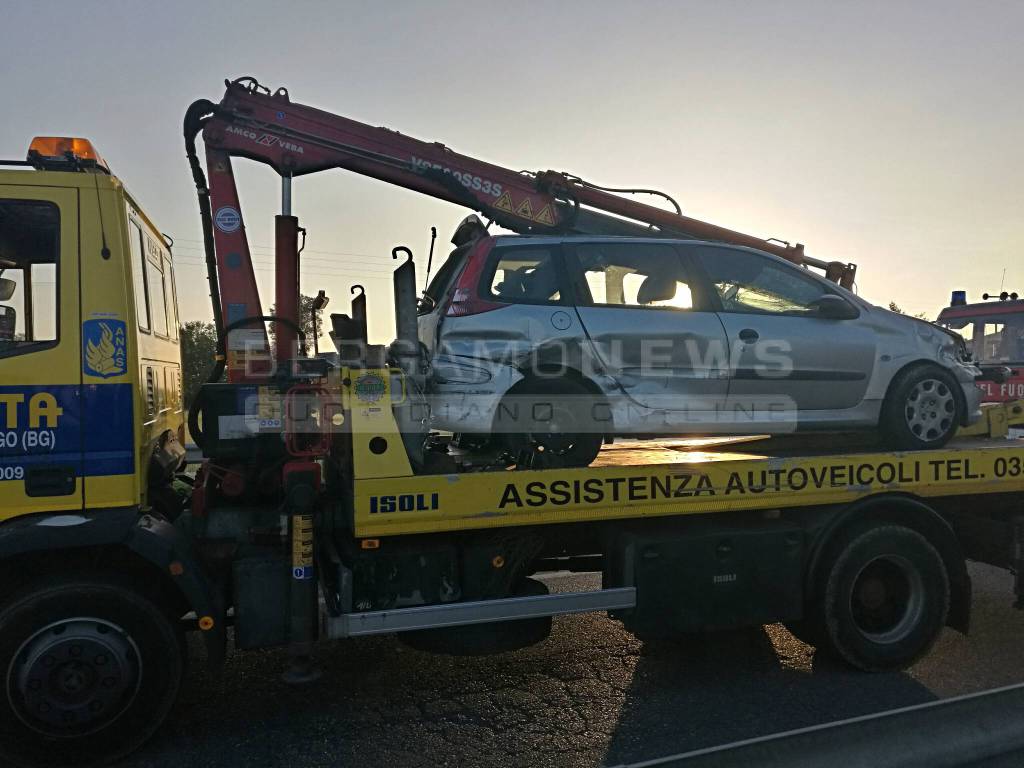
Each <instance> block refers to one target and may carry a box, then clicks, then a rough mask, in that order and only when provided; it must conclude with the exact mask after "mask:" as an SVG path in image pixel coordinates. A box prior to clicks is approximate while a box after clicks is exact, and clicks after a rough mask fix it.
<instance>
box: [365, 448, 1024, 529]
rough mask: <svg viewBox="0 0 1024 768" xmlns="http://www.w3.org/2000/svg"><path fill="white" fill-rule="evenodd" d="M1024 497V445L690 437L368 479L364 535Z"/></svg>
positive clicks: (366, 480)
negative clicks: (566, 459) (504, 467)
mask: <svg viewBox="0 0 1024 768" xmlns="http://www.w3.org/2000/svg"><path fill="white" fill-rule="evenodd" d="M837 443H840V444H842V445H843V447H844V449H845V450H841V451H836V450H835V448H836V444H837ZM1021 491H1024V440H1022V439H1009V438H1007V437H995V438H992V437H962V438H958V439H956V440H955V441H954V442H953V443H951V444H950V445H948V446H946V447H944V448H942V449H940V450H932V451H914V452H892V451H886V450H884V449H879V448H878V447H877V446H874V445H872V443H871V442H870V441H869V439H866V438H864V437H862V436H847V435H839V436H837V435H831V436H828V437H825V436H818V437H811V438H808V437H805V436H801V437H799V438H797V437H791V438H772V439H769V438H765V437H757V436H754V437H732V438H690V439H680V440H658V441H643V442H624V443H618V444H613V445H609V446H606V447H605V448H604V449H603V450H602V451H601V453H600V455H599V457H598V459H597V461H595V462H594V464H593V465H591V466H590V467H586V468H582V469H565V470H550V469H547V470H523V471H508V472H473V473H464V474H455V475H418V476H410V477H389V478H373V479H362V480H358V479H357V480H356V482H355V531H356V535H357V536H364V537H379V536H390V535H400V534H413V533H436V532H440V531H464V530H470V529H476V528H502V527H512V526H523V525H540V524H551V523H563V524H564V523H578V522H585V521H598V520H623V519H630V518H646V517H655V516H678V515H693V514H708V513H714V512H739V511H745V510H746V511H749V510H770V509H773V508H794V507H810V506H819V505H837V504H848V503H851V502H856V501H858V500H861V499H865V498H868V497H872V496H876V495H881V494H901V495H906V496H912V497H920V498H928V499H934V498H949V497H967V496H971V497H973V496H980V495H988V494H999V495H1004V494H1014V493H1020V492H1021Z"/></svg>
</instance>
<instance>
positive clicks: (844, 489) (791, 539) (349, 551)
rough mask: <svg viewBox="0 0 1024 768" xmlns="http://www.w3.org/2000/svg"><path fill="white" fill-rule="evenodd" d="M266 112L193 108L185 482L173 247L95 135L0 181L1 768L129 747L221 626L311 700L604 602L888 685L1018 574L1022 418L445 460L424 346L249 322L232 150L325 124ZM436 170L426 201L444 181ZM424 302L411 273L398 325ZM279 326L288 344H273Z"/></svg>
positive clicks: (288, 141) (650, 626) (215, 643)
mask: <svg viewBox="0 0 1024 768" xmlns="http://www.w3.org/2000/svg"><path fill="white" fill-rule="evenodd" d="M259 95H260V96H261V98H263V96H266V98H268V99H275V98H276V101H272V102H271V103H272V105H273V107H274V110H275V111H276V112H277V113H278V114H277V115H276V116H274V115H273V113H271V121H272V122H271V123H268V124H265V125H263V126H262V127H261V128H260V130H258V131H257V130H251V128H250V127H249V126H247V125H245V124H244V123H243V124H236V123H235V122H233V120H234V118H236V117H239V116H245V115H249V116H251V114H252V113H251V112H245V111H244V110H239V111H232V110H231V109H228V108H225V107H224V106H223V105H213V104H211V103H210V102H202V103H199V102H197V105H194V108H193V109H190V110H189V115H188V116H187V118H186V126H185V128H186V130H185V137H186V147H187V150H188V155H189V159H190V161H191V164H192V171H193V176H194V178H195V180H196V184H197V189H198V192H199V201H200V211H201V213H202V216H203V225H204V237H205V239H206V242H207V245H208V257H209V263H208V266H209V276H210V280H211V289H212V293H213V296H214V308H215V314H216V316H217V325H218V331H219V338H220V340H219V344H220V350H219V354H218V360H217V365H216V367H215V371H214V375H213V376H212V377H211V381H210V383H208V384H206V385H204V387H203V388H202V391H201V393H200V396H199V397H198V398H197V399H196V402H194V403H192V404H190V405H191V408H190V411H191V412H190V414H189V421H190V432H191V434H192V435H193V437H194V438H195V440H196V442H197V443H198V444H199V446H200V447H201V449H202V453H203V459H202V461H201V463H199V465H198V468H197V470H196V471H195V473H194V474H189V475H182V474H181V473H182V472H183V470H184V469H185V466H186V460H185V450H184V447H183V421H184V417H185V415H184V413H183V410H182V403H181V390H180V383H179V381H180V359H179V352H178V341H179V340H178V338H177V336H178V330H177V329H178V317H177V297H176V295H175V288H174V272H173V259H172V257H171V249H170V247H169V245H170V243H169V240H168V239H167V238H165V237H163V236H161V235H160V233H159V230H158V229H157V227H156V226H155V225H154V224H153V223H152V222H151V221H150V219H149V218H148V217H147V216H146V215H145V214H144V213H143V212H142V211H141V210H140V209H139V207H138V205H137V204H136V202H135V201H134V199H133V198H132V197H131V196H130V195H129V193H128V192H127V191H126V190H125V188H124V187H123V185H122V184H121V182H120V181H119V180H118V179H117V178H116V177H114V176H113V175H111V174H110V172H109V169H108V168H107V167H106V165H105V164H104V163H103V161H102V159H101V158H100V157H99V155H98V154H97V153H96V151H95V149H94V148H93V147H92V146H91V145H90V144H89V143H88V142H86V141H84V140H81V139H62V138H44V139H37V140H36V141H34V142H33V144H32V148H31V150H30V151H29V155H28V160H26V161H13V162H8V163H4V165H5V166H6V167H4V168H3V169H2V170H0V268H2V270H3V272H2V274H0V322H2V325H0V405H2V407H3V420H2V421H0V425H2V427H3V429H2V430H0V473H2V481H0V676H2V683H3V686H2V690H0V755H2V756H3V759H5V760H6V761H7V762H8V763H13V764H16V765H33V766H37V765H69V764H75V763H97V762H102V761H104V760H112V759H115V758H117V757H118V756H123V755H125V754H127V753H128V752H130V751H132V750H133V749H135V748H137V747H138V746H139V745H140V744H141V743H143V742H144V741H145V740H146V739H147V738H149V737H150V736H151V735H152V734H153V732H154V731H155V730H156V729H157V728H158V727H159V726H160V725H161V723H162V722H163V721H164V719H165V718H166V716H167V714H168V712H169V711H170V709H171V706H172V704H173V702H174V700H175V697H176V695H177V692H178V688H179V685H180V682H181V679H182V675H183V674H184V648H185V646H184V642H183V638H184V635H185V633H186V632H198V633H199V634H200V635H201V637H202V638H203V640H204V641H205V647H206V649H207V654H208V657H209V661H210V663H212V664H217V663H218V662H219V661H221V660H223V658H224V655H225V653H226V650H227V645H228V641H229V633H228V629H229V628H231V629H232V632H231V637H232V638H233V643H234V647H235V648H236V649H239V650H248V649H254V648H263V647H268V646H274V645H286V646H288V648H289V650H290V657H291V663H290V665H289V668H288V669H287V670H285V675H286V678H287V679H289V680H291V681H293V682H296V683H301V682H303V681H306V680H309V679H312V678H314V677H316V675H317V668H316V664H315V660H314V644H315V643H316V642H318V641H323V640H329V639H340V638H352V637H359V636H364V635H372V634H381V633H400V636H401V637H403V638H405V639H406V640H408V642H410V643H413V644H415V645H417V646H418V647H423V648H430V649H434V650H438V651H442V652H451V653H458V652H481V651H485V650H492V651H497V650H503V649H509V648H514V647H520V646H522V645H525V644H529V643H533V642H537V641H539V640H541V639H543V638H544V637H545V636H546V635H547V633H548V631H549V629H550V625H551V617H552V616H554V615H559V614H567V613H576V612H586V611H609V612H611V613H612V615H613V616H615V617H616V618H618V619H619V620H621V621H622V622H623V623H624V624H625V626H626V627H627V628H629V629H630V630H632V631H634V632H635V633H637V634H638V635H640V636H642V637H649V636H657V635H664V634H670V633H679V632H692V631H706V630H711V629H719V628H728V627H737V626H743V625H752V624H755V625H756V624H762V623H767V622H776V621H782V622H786V623H787V624H788V625H789V626H790V627H792V629H793V630H794V632H796V633H798V634H799V635H800V636H801V637H805V638H807V639H809V640H810V641H812V642H814V643H818V644H821V645H823V646H827V647H829V648H831V649H832V650H833V651H834V652H836V653H837V654H838V655H839V656H841V657H842V658H843V659H845V660H846V661H847V662H848V663H850V664H852V665H853V666H855V667H858V668H861V669H865V670H886V669H899V668H903V667H905V666H907V665H909V664H910V663H912V662H913V661H914V660H915V659H917V658H919V657H920V656H921V655H922V654H924V653H926V652H927V650H928V648H929V647H930V646H931V644H932V642H933V641H934V640H935V638H936V637H937V635H938V633H939V632H940V630H941V629H942V628H943V627H944V626H947V625H948V626H952V627H954V628H956V629H958V630H960V631H962V632H966V631H967V629H968V625H969V616H970V579H969V576H968V572H967V569H966V560H967V559H968V558H971V559H977V560H981V561H985V562H989V563H993V564H996V565H998V566H1001V567H1005V568H1009V569H1013V570H1014V572H1015V573H1021V567H1022V566H1024V562H1022V560H1024V556H1022V555H1021V551H1022V545H1024V526H1022V525H1021V521H1020V516H1021V512H1022V509H1021V500H1022V498H1024V496H1022V492H1024V443H1022V442H1021V441H1018V440H1012V439H1009V438H1008V437H1007V436H1006V431H1007V428H1008V426H1009V425H1010V424H1012V423H1021V422H1022V421H1024V414H1022V409H1021V406H1020V404H1019V403H1018V404H1009V405H1006V406H1002V405H1000V406H997V407H998V409H999V410H998V411H997V410H995V409H993V410H991V411H989V413H988V415H987V417H986V420H985V421H984V422H983V425H984V426H983V427H974V428H972V430H971V433H970V434H964V435H962V436H960V437H958V438H957V439H956V440H955V441H954V442H953V443H952V444H950V445H949V446H947V447H945V448H942V449H938V450H934V451H922V452H906V453H894V452H889V451H882V450H879V449H877V448H875V447H873V446H872V445H870V444H865V445H862V446H858V445H857V444H856V443H855V442H850V443H848V444H844V445H845V447H844V448H843V449H842V450H836V446H835V444H834V443H835V441H834V440H833V441H832V442H831V443H829V442H822V441H820V440H818V441H817V445H815V444H814V442H812V441H810V440H808V439H806V438H797V437H793V438H788V439H781V440H780V439H772V440H766V439H754V438H750V439H740V438H724V439H705V440H699V439H692V438H691V439H682V440H673V441H659V442H656V443H635V444H614V445H609V446H606V447H605V449H604V450H602V451H601V454H600V456H599V458H598V460H597V461H596V462H595V463H594V464H593V465H592V466H589V467H582V468H573V469H542V468H541V469H538V468H529V467H512V468H509V469H506V468H493V467H491V468H483V469H481V468H462V467H456V466H453V465H451V464H450V463H446V462H445V461H442V460H438V459H437V457H436V456H432V454H431V450H430V448H429V445H430V441H429V435H428V434H427V429H426V425H425V424H424V422H423V418H422V417H421V416H418V415H417V409H418V406H419V403H420V394H419V385H418V383H417V378H418V376H419V373H418V371H417V369H416V365H415V364H410V359H414V358H415V354H414V353H413V352H410V350H409V347H408V345H403V344H401V343H398V342H396V344H394V345H391V347H390V348H384V347H379V346H375V345H370V344H367V343H366V338H365V323H364V318H365V297H363V296H358V297H356V299H355V300H354V302H353V308H352V312H351V315H350V316H337V320H336V322H333V323H332V324H333V326H334V331H335V332H334V333H333V338H334V340H335V342H336V345H337V348H338V353H337V355H335V356H334V357H331V356H330V355H328V356H320V357H308V356H306V355H304V354H301V353H300V352H297V351H295V349H294V348H293V349H291V350H289V348H288V346H287V344H288V343H293V344H297V345H299V346H301V341H302V338H301V337H302V334H301V329H299V328H298V327H297V325H296V317H295V315H294V314H293V315H288V314H283V315H278V316H273V317H270V316H264V315H263V314H262V312H261V311H260V310H259V307H258V303H256V304H252V302H253V301H254V296H255V283H254V281H253V282H252V284H249V282H248V278H246V274H251V272H247V268H251V263H250V262H249V261H248V252H247V250H246V249H243V245H244V237H245V229H244V226H242V221H241V216H240V213H239V211H238V203H237V194H236V193H235V191H234V183H233V179H231V178H230V155H231V154H245V153H244V152H242V150H238V151H237V152H236V151H235V150H233V149H231V148H230V147H228V146H227V144H226V143H225V142H231V141H239V142H251V143H252V144H253V146H259V147H264V148H266V147H269V148H272V149H274V150H275V151H279V152H283V153H285V155H282V156H281V158H285V159H287V157H292V158H293V159H294V158H295V157H296V156H298V155H304V156H305V157H306V158H307V159H310V158H311V155H312V150H311V149H307V148H308V147H309V146H311V145H309V144H305V143H303V142H307V141H308V138H306V139H303V138H302V136H301V135H300V134H303V133H307V134H308V133H309V132H310V131H312V130H313V126H312V125H311V123H310V119H311V118H310V117H309V115H308V114H306V113H299V112H295V111H293V110H292V106H291V105H290V102H288V101H287V96H286V94H284V95H282V94H281V93H280V92H278V93H277V94H274V95H270V94H259ZM237 96H238V94H237V92H232V91H231V90H230V86H229V95H228V99H227V100H228V101H230V99H233V98H236V97H237ZM318 114H319V115H320V116H321V119H322V116H323V114H324V113H318ZM275 126H276V127H275ZM285 126H286V127H287V130H286V129H285ZM321 127H322V126H321ZM228 128H235V129H236V130H235V131H233V132H232V131H228V130H227V129H228ZM379 130H382V129H379ZM200 131H204V132H205V134H206V140H207V151H206V155H207V171H208V173H209V174H210V178H209V180H208V178H207V174H206V173H204V172H203V169H202V167H201V165H200V163H199V160H198V156H197V154H196V147H195V137H196V135H197V134H198V132H200ZM403 140H404V137H403ZM246 146H248V145H246ZM430 146H436V145H430ZM442 149H444V148H443V147H442ZM299 150H303V151H302V152H300V151H299ZM257 151H262V150H255V149H252V148H250V149H249V150H246V152H248V155H247V156H255V153H256V152H257ZM281 158H278V159H279V160H280V161H281V163H283V165H280V168H283V169H285V172H284V173H283V174H282V175H283V177H284V178H285V183H284V185H283V193H284V194H283V201H282V202H283V208H284V213H283V214H282V215H281V216H278V217H277V232H278V254H277V259H278V270H277V276H278V283H277V287H278V297H277V303H276V305H277V307H278V308H279V311H282V310H281V309H280V308H281V307H287V306H288V303H289V301H290V302H292V303H293V304H292V306H293V307H294V305H295V304H297V254H298V243H297V235H298V225H297V220H296V219H295V218H294V217H293V216H291V212H290V179H291V175H290V173H289V172H288V170H287V169H289V168H291V169H292V170H294V168H295V166H289V165H288V163H287V162H285V159H281ZM275 162H277V161H275ZM310 162H312V163H313V164H314V165H317V163H318V162H320V163H321V166H320V167H323V166H322V161H318V160H316V159H315V158H312V159H310ZM445 177H451V173H450V172H449V173H447V174H446V173H445V172H444V171H443V170H442V171H441V172H440V175H436V174H435V175H434V176H433V177H430V178H428V180H427V181H425V182H424V183H425V184H426V183H428V182H429V183H431V184H433V183H436V184H438V189H441V190H452V187H451V185H450V184H449V183H448V182H445V181H443V179H444V178H445ZM439 179H440V180H439ZM473 183H474V182H473V180H472V179H470V180H469V184H470V186H472V185H473ZM459 184H460V185H463V184H464V182H461V181H460V182H459ZM451 196H452V197H456V196H457V193H456V192H455V191H451ZM499 199H500V197H499ZM568 204H569V205H570V207H571V202H570V203H568ZM536 210H539V209H537V208H536V207H535V208H534V213H533V215H534V218H536ZM840 273H842V270H840V271H839V273H837V274H840ZM239 276H241V278H244V279H242V280H241V281H240V282H239V279H238V278H239ZM222 287H223V288H224V290H225V294H227V293H230V294H231V295H230V297H229V300H224V301H221V299H223V298H224V296H223V295H222V294H221V292H220V289H221V288H222ZM414 288H415V279H414V268H413V267H412V264H411V263H410V262H405V263H403V264H402V265H401V266H400V267H398V269H397V270H396V272H395V296H396V303H395V311H396V314H397V321H398V322H397V325H398V327H399V328H400V329H402V328H403V327H408V320H409V315H408V313H409V312H410V311H413V312H414V305H413V303H412V301H411V298H410V297H411V294H410V292H413V293H414ZM255 300H256V301H258V299H255ZM247 302H248V304H247ZM285 311H287V310H285ZM265 322H275V323H277V324H278V333H277V334H276V339H275V342H276V345H277V352H278V354H277V355H271V354H269V344H268V342H267V339H266V337H265V336H264V327H265V326H264V323H265ZM285 329H290V330H291V335H290V338H289V334H287V333H283V332H282V331H283V330H285ZM239 337H240V338H239ZM223 373H226V374H227V380H226V381H224V380H222V374H223ZM424 446H427V447H426V448H425V447H424ZM183 484H185V485H187V493H185V494H181V493H178V492H176V491H175V486H176V485H177V487H179V488H180V487H181V486H182V485H183ZM552 570H575V571H587V572H596V573H599V574H601V578H602V585H601V588H600V589H594V590H590V591H583V592H568V593H559V594H548V593H547V590H546V588H545V587H544V584H543V583H542V582H541V581H538V580H536V579H534V578H532V577H533V576H534V575H535V574H537V573H539V572H544V571H552ZM1019 587H1020V584H1018V594H1019V593H1020V591H1021V590H1020V589H1019ZM339 695H344V692H339Z"/></svg>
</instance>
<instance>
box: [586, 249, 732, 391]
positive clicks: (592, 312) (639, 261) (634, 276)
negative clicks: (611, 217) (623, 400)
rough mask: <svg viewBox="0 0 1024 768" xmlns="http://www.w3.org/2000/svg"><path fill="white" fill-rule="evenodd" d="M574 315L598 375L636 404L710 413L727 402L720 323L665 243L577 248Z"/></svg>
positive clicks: (681, 260) (684, 265) (725, 355)
mask: <svg viewBox="0 0 1024 768" xmlns="http://www.w3.org/2000/svg"><path fill="white" fill-rule="evenodd" d="M568 250H570V251H571V256H570V259H569V260H570V265H571V270H572V272H573V274H574V276H575V280H574V283H575V286H576V290H575V292H576V294H577V300H576V304H577V312H578V313H579V316H580V320H581V321H582V323H583V327H584V329H585V330H586V333H587V336H588V337H589V341H590V343H591V346H592V349H593V353H594V356H595V358H596V360H597V362H598V365H599V366H600V368H601V369H602V370H603V372H604V373H605V374H606V375H608V376H611V377H612V378H613V379H614V380H615V382H616V383H617V385H618V386H619V387H620V388H621V390H622V391H623V392H624V393H625V394H627V395H628V396H629V397H630V398H632V399H633V400H634V401H635V402H637V403H639V404H640V405H642V406H644V407H647V408H654V409H658V410H673V411H674V410H680V411H681V410H685V411H714V410H715V409H716V408H719V407H721V405H722V404H723V402H724V400H725V397H726V390H727V380H726V378H725V377H726V375H727V372H728V369H727V363H728V344H727V343H726V339H725V330H724V328H723V326H722V323H721V321H720V320H719V319H718V317H717V315H716V314H715V312H714V311H712V310H713V306H711V305H710V304H709V301H708V297H707V296H706V295H704V293H703V292H702V289H701V287H699V286H698V285H695V282H694V280H693V279H692V276H691V270H690V269H688V268H687V263H686V261H685V260H684V258H683V257H682V256H681V254H680V252H679V251H678V250H677V248H676V247H675V246H674V245H672V244H670V243H658V242H650V241H648V242H631V241H621V240H620V241H599V242H590V243H575V244H573V246H572V247H571V248H569V249H568Z"/></svg>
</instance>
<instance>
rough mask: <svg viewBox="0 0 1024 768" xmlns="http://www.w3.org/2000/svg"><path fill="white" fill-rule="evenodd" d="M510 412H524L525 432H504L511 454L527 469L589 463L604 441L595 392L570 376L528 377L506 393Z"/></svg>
mask: <svg viewBox="0 0 1024 768" xmlns="http://www.w3.org/2000/svg"><path fill="white" fill-rule="evenodd" d="M506 397H509V398H510V400H509V401H507V402H511V403H513V405H511V406H510V407H509V409H508V410H509V411H510V412H514V413H516V414H522V416H521V417H520V421H521V424H520V425H517V426H521V427H522V429H523V431H521V432H511V433H509V432H505V433H504V434H501V438H502V440H503V441H504V443H505V445H506V447H507V448H508V451H509V453H511V454H512V456H513V457H514V460H515V461H516V463H517V464H519V465H522V466H523V467H524V468H526V469H531V468H533V469H556V468H563V467H566V468H567V467H586V466H588V465H589V464H590V463H591V462H592V461H593V460H594V459H595V458H597V454H598V453H599V452H600V450H601V446H602V445H603V444H604V431H603V430H602V429H601V425H599V424H597V423H596V422H594V420H593V418H592V412H593V407H594V402H595V401H594V395H593V394H592V393H591V392H590V391H589V390H588V389H587V388H586V387H584V386H583V385H582V384H580V383H578V382H576V381H574V380H573V379H571V378H568V377H561V378H556V377H552V378H542V377H535V378H529V379H525V380H524V381H522V382H520V383H519V384H518V385H517V386H516V387H514V388H513V389H512V390H510V391H509V394H508V395H506Z"/></svg>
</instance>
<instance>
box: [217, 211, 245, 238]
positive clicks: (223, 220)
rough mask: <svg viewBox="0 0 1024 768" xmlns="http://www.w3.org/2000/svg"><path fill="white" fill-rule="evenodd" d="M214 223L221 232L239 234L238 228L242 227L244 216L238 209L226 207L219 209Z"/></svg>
mask: <svg viewBox="0 0 1024 768" xmlns="http://www.w3.org/2000/svg"><path fill="white" fill-rule="evenodd" d="M213 223H214V225H215V226H216V227H217V229H219V230H220V231H221V232H227V233H228V234H230V233H232V232H237V231H238V228H239V227H240V226H242V215H241V214H240V213H239V212H238V209H237V208H232V207H231V206H230V205H225V206H224V207H223V208H218V209H217V213H215V214H214V215H213Z"/></svg>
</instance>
